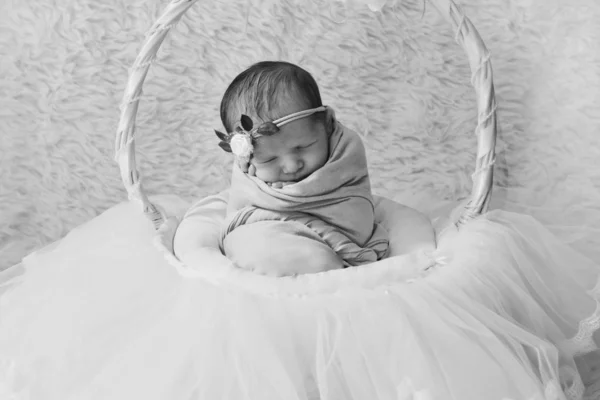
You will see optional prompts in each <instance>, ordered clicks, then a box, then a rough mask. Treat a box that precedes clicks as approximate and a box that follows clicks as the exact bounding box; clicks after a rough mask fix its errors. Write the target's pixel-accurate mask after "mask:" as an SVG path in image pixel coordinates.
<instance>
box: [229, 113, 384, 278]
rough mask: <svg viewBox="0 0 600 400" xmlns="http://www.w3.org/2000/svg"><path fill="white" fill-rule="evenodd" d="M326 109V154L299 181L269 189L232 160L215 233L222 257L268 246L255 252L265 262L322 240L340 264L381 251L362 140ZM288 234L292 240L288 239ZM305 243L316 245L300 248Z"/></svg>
mask: <svg viewBox="0 0 600 400" xmlns="http://www.w3.org/2000/svg"><path fill="white" fill-rule="evenodd" d="M330 115H331V117H332V118H334V127H335V128H334V130H333V133H332V134H331V137H330V140H329V144H330V146H329V159H328V161H327V163H326V164H325V165H324V166H323V167H322V168H320V169H319V170H317V171H315V172H314V173H312V174H311V175H310V176H308V177H307V178H305V179H303V180H302V181H300V182H297V183H293V184H290V185H288V186H285V187H283V188H281V189H274V188H272V187H270V186H269V185H267V184H266V183H265V182H262V181H261V180H259V179H258V178H256V177H252V176H248V175H247V174H245V173H243V172H242V171H241V170H240V169H239V168H238V167H237V166H234V168H233V176H232V183H231V190H230V198H229V204H228V209H227V220H226V224H225V228H224V230H223V233H222V235H221V236H222V237H221V249H222V250H224V252H225V254H226V255H227V256H228V257H229V256H233V258H237V259H238V260H241V259H244V260H242V261H244V262H246V263H250V261H249V260H247V257H248V255H249V252H250V251H254V250H255V251H256V252H260V251H261V250H262V251H264V250H265V249H267V248H268V249H269V253H270V256H269V257H264V256H263V257H260V255H259V257H260V258H261V260H262V261H263V262H265V261H267V262H268V259H271V260H273V258H272V255H273V253H274V252H278V253H281V254H288V255H289V254H291V253H295V254H306V255H308V254H313V252H314V253H315V254H317V253H319V251H317V248H318V249H321V250H322V246H323V245H326V246H328V247H329V248H331V249H332V250H333V251H334V252H335V253H336V254H337V256H338V257H339V258H340V260H341V263H342V264H343V265H344V266H356V265H361V264H366V263H370V262H374V261H377V260H379V259H381V258H383V257H384V256H385V255H386V253H387V251H388V247H389V240H388V235H387V232H386V231H385V229H384V228H383V227H381V226H380V225H378V224H376V223H375V212H374V203H373V197H372V194H371V185H370V180H369V173H368V168H367V160H366V154H365V148H364V145H363V143H362V141H361V139H360V137H359V136H358V134H356V133H355V132H354V131H352V130H350V129H348V128H346V127H344V126H343V125H342V124H340V123H339V122H337V121H335V117H334V116H333V113H332V112H331V113H330ZM268 221H270V222H271V223H267V222H268ZM282 222H285V223H282ZM290 222H292V223H291V224H290ZM240 227H245V228H252V229H242V230H240ZM254 228H256V229H254ZM236 230H240V232H235V231H236ZM241 231H245V233H244V234H241V235H239V234H238V235H236V234H234V233H241ZM289 235H292V236H295V237H296V238H297V239H298V240H295V241H294V240H291V241H290V237H289ZM307 239H308V240H307ZM305 245H306V246H309V247H315V246H316V247H315V248H314V249H312V250H311V249H305V248H302V247H303V246H305ZM267 246H268V247H267ZM305 250H306V251H305ZM239 251H242V252H243V254H244V257H235V255H234V254H233V253H236V252H239ZM311 258H312V259H313V260H314V258H315V256H314V255H313V256H312V257H311ZM265 259H267V260H265ZM306 261H307V260H306V259H305V260H304V262H305V263H306ZM252 269H254V268H252Z"/></svg>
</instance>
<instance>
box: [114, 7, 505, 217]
mask: <svg viewBox="0 0 600 400" xmlns="http://www.w3.org/2000/svg"><path fill="white" fill-rule="evenodd" d="M196 1H197V0H172V1H171V2H170V3H169V4H168V5H167V7H166V8H165V10H164V11H163V13H162V15H161V16H160V17H159V18H158V20H157V21H156V22H155V23H154V25H153V26H152V28H151V29H150V31H149V33H148V34H147V37H146V40H145V42H144V44H143V46H142V49H141V51H140V53H139V54H138V56H137V58H136V59H135V62H134V63H133V66H132V67H131V69H130V72H129V80H128V82H127V86H126V89H125V93H124V95H123V103H122V106H121V117H120V120H119V125H118V128H117V134H116V141H115V160H116V161H117V162H118V164H119V168H120V172H121V179H122V181H123V184H124V186H125V189H126V190H127V193H128V196H129V199H130V200H134V201H137V202H139V203H140V205H141V206H142V209H143V211H144V214H145V215H146V216H147V217H148V218H149V219H150V220H151V221H152V222H153V223H154V226H155V227H156V228H158V227H159V226H160V225H161V224H162V223H163V222H164V220H165V216H164V215H162V213H161V212H160V210H159V209H158V208H157V207H156V206H155V205H154V204H152V203H151V202H150V200H149V199H148V196H147V195H146V193H145V191H144V189H143V187H142V182H141V179H140V175H139V172H138V170H137V168H136V163H135V138H134V134H135V118H136V114H137V110H138V106H139V102H140V98H141V96H142V86H143V84H144V80H145V79H146V75H147V74H148V69H149V68H150V66H151V65H152V63H153V62H154V60H155V59H156V53H157V51H158V49H159V48H160V46H161V44H162V42H163V40H164V39H165V37H166V36H167V34H168V33H169V30H170V29H171V28H172V27H173V26H174V25H175V24H176V23H177V22H178V21H179V20H180V19H181V17H182V16H183V14H184V13H185V12H186V11H187V10H188V9H189V8H190V7H191V6H192V5H193V4H194V3H195V2H196ZM425 1H427V0H425ZM429 1H431V2H432V3H433V4H434V6H435V7H436V8H437V9H438V10H439V11H440V12H441V13H442V15H444V16H445V17H446V19H448V20H449V21H450V23H451V24H452V26H453V27H454V29H455V31H456V36H455V39H456V41H457V42H458V43H459V44H461V45H462V47H463V49H464V51H465V53H466V54H467V56H468V58H469V65H470V67H471V71H472V74H473V75H472V80H471V83H472V84H473V86H474V88H475V92H476V95H477V110H478V113H479V114H478V124H477V128H476V134H477V161H476V165H475V173H474V174H473V189H472V191H471V199H470V201H469V202H468V204H467V205H466V207H465V208H464V210H463V212H462V213H461V215H460V217H459V218H458V220H457V221H456V222H455V224H456V226H461V225H463V224H465V223H466V222H467V221H469V220H471V219H473V218H475V217H477V216H478V215H480V214H482V213H484V212H485V211H486V210H487V208H488V205H489V201H490V197H491V193H492V184H493V165H494V160H495V150H494V149H495V146H496V101H495V97H494V85H493V81H492V66H491V62H490V58H489V53H488V51H487V49H486V47H485V44H484V43H483V40H482V39H481V36H479V33H478V32H477V30H476V29H475V27H474V26H473V24H472V23H471V21H470V20H469V19H468V18H467V17H466V16H465V15H464V14H463V13H462V12H461V11H460V9H459V8H458V6H457V5H456V4H455V3H454V1H452V0H429Z"/></svg>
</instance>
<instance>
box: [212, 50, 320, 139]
mask: <svg viewBox="0 0 600 400" xmlns="http://www.w3.org/2000/svg"><path fill="white" fill-rule="evenodd" d="M286 96H287V97H293V98H294V99H295V100H296V101H298V102H300V103H301V104H302V106H303V107H305V108H306V109H309V108H316V107H320V106H322V105H323V103H322V101H321V94H320V92H319V86H318V85H317V82H316V81H315V79H314V78H313V77H312V75H311V74H310V73H308V72H307V71H305V70H304V69H302V68H300V67H298V66H297V65H294V64H291V63H288V62H285V61H262V62H259V63H256V64H254V65H252V66H250V67H249V68H248V69H246V70H245V71H244V72H242V73H241V74H239V75H238V76H237V77H236V78H235V79H234V80H233V82H231V84H230V85H229V87H228V88H227V90H226V91H225V94H224V95H223V100H221V122H222V123H223V126H224V127H225V129H226V130H227V132H232V131H233V130H234V129H235V127H236V124H237V123H238V122H239V121H240V117H241V115H242V114H246V115H249V116H250V117H251V118H252V119H258V120H259V121H255V123H256V122H267V121H273V120H276V119H278V118H281V117H284V116H285V115H280V114H281V112H282V111H280V110H281V107H278V106H277V104H278V102H280V101H282V100H283V99H284V98H285V97H286Z"/></svg>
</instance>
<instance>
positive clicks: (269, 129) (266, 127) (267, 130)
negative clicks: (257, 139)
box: [256, 122, 279, 136]
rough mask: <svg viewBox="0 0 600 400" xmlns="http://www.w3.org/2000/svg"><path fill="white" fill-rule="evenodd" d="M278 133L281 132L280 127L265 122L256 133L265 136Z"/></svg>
mask: <svg viewBox="0 0 600 400" xmlns="http://www.w3.org/2000/svg"><path fill="white" fill-rule="evenodd" d="M277 132H279V127H278V126H277V125H275V124H274V123H272V122H265V123H264V124H261V125H260V126H259V127H258V129H257V130H256V133H258V134H260V135H264V136H271V135H273V134H275V133H277Z"/></svg>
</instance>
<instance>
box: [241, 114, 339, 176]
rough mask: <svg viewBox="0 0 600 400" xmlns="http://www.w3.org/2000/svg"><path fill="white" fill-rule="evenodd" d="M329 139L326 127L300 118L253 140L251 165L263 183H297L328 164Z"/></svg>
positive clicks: (309, 119)
mask: <svg viewBox="0 0 600 400" xmlns="http://www.w3.org/2000/svg"><path fill="white" fill-rule="evenodd" d="M328 158H329V137H328V135H327V132H326V129H325V126H323V124H322V123H319V122H315V121H314V120H313V119H312V118H302V119H299V120H296V121H293V122H290V123H289V124H286V125H284V126H282V127H281V128H280V130H279V132H277V133H276V134H274V135H273V136H263V137H260V138H258V139H257V140H256V144H255V147H254V156H253V158H252V161H251V163H252V164H253V165H254V167H255V168H256V177H257V178H258V179H260V180H262V181H264V182H268V183H271V182H298V181H301V180H302V179H304V178H306V177H307V176H309V175H310V174H312V173H313V172H315V171H316V170H318V169H319V168H321V167H322V166H323V165H325V163H326V162H327V159H328Z"/></svg>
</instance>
